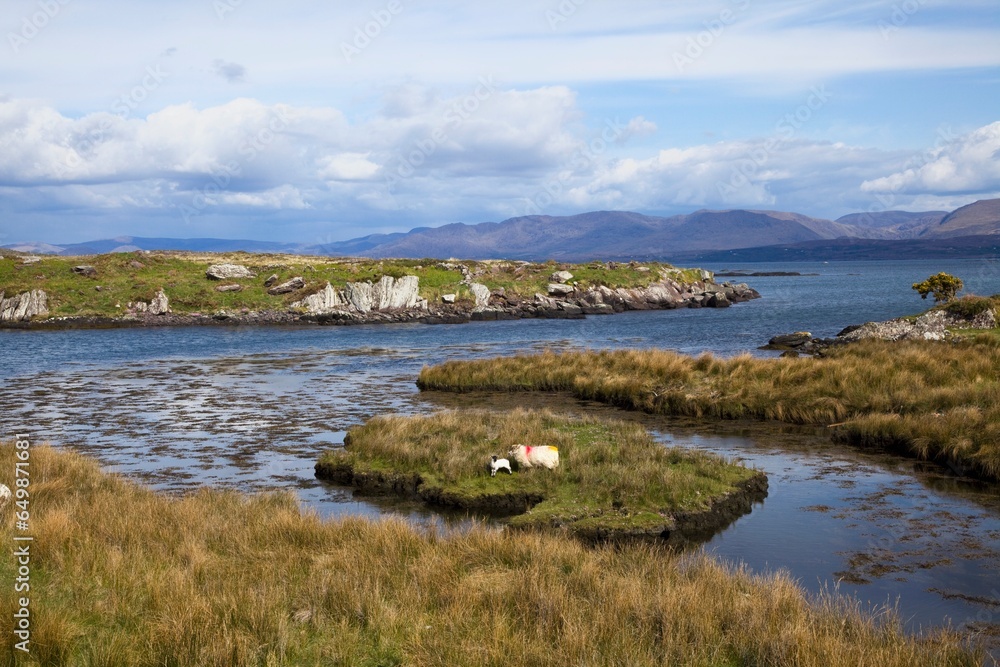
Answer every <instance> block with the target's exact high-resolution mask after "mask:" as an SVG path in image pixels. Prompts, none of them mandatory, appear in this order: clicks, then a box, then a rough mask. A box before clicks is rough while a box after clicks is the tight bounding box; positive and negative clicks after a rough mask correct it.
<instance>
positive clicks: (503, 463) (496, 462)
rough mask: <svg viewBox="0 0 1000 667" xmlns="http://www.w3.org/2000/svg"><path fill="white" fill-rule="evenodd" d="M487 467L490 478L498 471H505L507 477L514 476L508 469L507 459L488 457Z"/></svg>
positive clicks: (495, 456)
mask: <svg viewBox="0 0 1000 667" xmlns="http://www.w3.org/2000/svg"><path fill="white" fill-rule="evenodd" d="M488 466H489V469H490V477H496V476H497V472H498V471H500V470H506V471H507V474H508V475H513V474H514V471H512V470H511V469H510V461H508V460H507V459H498V458H497V455H496V454H494V455H493V456H491V457H490V462H489V464H488Z"/></svg>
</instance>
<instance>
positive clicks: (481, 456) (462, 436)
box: [317, 410, 761, 536]
mask: <svg viewBox="0 0 1000 667" xmlns="http://www.w3.org/2000/svg"><path fill="white" fill-rule="evenodd" d="M347 441H348V442H349V445H348V446H347V447H346V448H345V450H344V451H343V452H329V453H327V454H325V455H324V456H323V457H322V458H321V459H320V463H319V466H318V468H317V470H318V471H319V472H320V474H321V475H322V471H323V469H324V468H328V467H331V466H332V467H337V466H340V467H347V468H350V469H351V470H352V471H353V472H354V473H373V472H378V473H395V474H400V475H407V476H410V475H418V476H419V477H420V478H421V486H420V489H419V492H420V495H421V496H422V497H427V498H432V499H439V498H444V499H447V502H448V503H450V504H455V505H459V506H464V507H476V508H483V507H490V506H500V507H503V506H505V505H504V503H503V502H502V501H503V498H504V497H506V496H510V495H514V496H516V497H526V496H530V497H537V498H541V499H542V501H541V502H540V503H539V504H538V505H536V506H535V507H534V508H533V509H531V510H530V511H529V512H527V513H525V514H521V515H519V516H517V517H515V518H513V519H512V520H511V524H512V525H514V526H518V527H525V528H527V527H545V526H548V527H551V526H560V527H561V528H562V529H564V530H566V531H568V532H570V533H580V534H583V535H586V536H592V535H593V534H594V531H596V530H603V529H607V530H610V531H614V532H615V533H620V532H628V531H633V532H636V534H637V535H638V534H646V533H648V532H649V531H653V530H654V529H656V533H657V534H658V533H660V532H663V531H668V532H670V531H673V530H674V528H675V522H674V515H675V514H676V513H677V512H703V511H706V510H709V509H710V507H711V503H712V502H713V501H715V500H718V499H719V498H720V497H721V496H723V495H725V494H728V493H732V492H734V491H737V490H739V489H740V487H739V485H740V484H742V483H746V482H748V481H749V480H750V479H751V478H753V477H754V476H759V475H760V474H761V473H755V472H753V471H751V470H748V469H746V468H743V467H741V466H736V465H732V464H729V463H726V462H725V461H724V460H722V459H721V458H719V457H716V456H712V455H709V454H704V453H699V452H690V451H685V450H681V449H676V448H668V447H664V446H662V445H660V444H658V443H657V442H655V441H654V440H653V438H652V437H651V436H650V435H649V433H647V432H646V431H645V430H644V429H643V428H641V427H640V426H638V425H636V424H631V423H625V422H602V421H598V420H593V419H585V420H573V419H568V418H564V417H557V416H555V415H553V414H551V413H548V412H532V411H525V410H514V411H510V412H505V413H495V412H480V411H457V412H442V413H438V414H435V415H431V416H427V417H375V418H374V419H372V420H370V421H369V422H367V423H366V424H364V425H363V426H360V427H357V428H354V429H352V430H351V431H350V433H349V438H348V439H347ZM515 444H528V445H533V446H537V445H552V446H555V447H557V448H558V449H559V460H560V464H559V467H558V468H556V469H554V470H547V469H544V468H531V469H525V470H519V471H517V472H515V473H514V474H513V475H507V474H506V473H500V474H498V475H497V476H496V477H490V475H489V474H488V473H487V471H486V462H487V461H488V460H489V458H490V455H491V454H496V455H498V456H500V457H506V455H507V452H508V450H509V449H510V447H511V446H513V445H515ZM720 523H722V525H724V524H725V523H728V520H726V521H721V522H720Z"/></svg>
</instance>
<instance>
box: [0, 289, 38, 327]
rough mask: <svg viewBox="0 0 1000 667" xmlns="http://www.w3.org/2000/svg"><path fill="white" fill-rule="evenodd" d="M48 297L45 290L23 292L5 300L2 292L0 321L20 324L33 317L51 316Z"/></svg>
mask: <svg viewBox="0 0 1000 667" xmlns="http://www.w3.org/2000/svg"><path fill="white" fill-rule="evenodd" d="M47 303H48V295H47V294H45V292H44V291H43V290H40V289H36V290H31V291H30V292H22V293H21V294H18V295H16V296H12V297H10V298H9V299H5V298H4V293H3V292H2V291H0V320H2V321H5V322H20V321H24V320H30V319H31V318H33V317H38V316H42V317H44V316H45V315H48V314H49V309H48V305H47Z"/></svg>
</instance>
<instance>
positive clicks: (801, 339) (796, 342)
mask: <svg viewBox="0 0 1000 667" xmlns="http://www.w3.org/2000/svg"><path fill="white" fill-rule="evenodd" d="M812 339H813V337H812V334H811V333H809V332H808V331H796V332H795V333H790V334H782V335H780V336H775V337H774V338H772V339H771V340H769V341H767V345H766V346H765V347H766V348H767V349H771V350H793V349H795V348H797V347H802V346H803V345H805V344H806V343H809V342H810V341H812Z"/></svg>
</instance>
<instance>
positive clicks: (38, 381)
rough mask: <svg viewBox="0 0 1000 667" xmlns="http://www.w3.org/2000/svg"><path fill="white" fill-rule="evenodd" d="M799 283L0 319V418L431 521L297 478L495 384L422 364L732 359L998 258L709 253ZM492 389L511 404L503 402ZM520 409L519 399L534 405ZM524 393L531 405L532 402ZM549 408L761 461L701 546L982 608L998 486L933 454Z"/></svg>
mask: <svg viewBox="0 0 1000 667" xmlns="http://www.w3.org/2000/svg"><path fill="white" fill-rule="evenodd" d="M707 268H710V269H716V270H722V269H744V270H762V271H780V270H786V271H799V272H802V273H816V274H819V275H815V276H799V277H760V278H745V279H744V278H736V279H732V280H734V281H736V282H742V281H746V282H748V283H749V284H751V286H753V287H755V288H756V289H757V290H758V291H760V292H761V294H762V295H763V298H762V299H760V300H757V301H753V302H750V303H746V304H740V305H737V306H734V307H732V308H729V309H724V310H712V309H705V310H678V311H654V312H643V313H626V314H622V315H616V316H607V317H592V318H588V319H587V320H526V321H517V322H491V323H471V324H467V325H455V326H436V327H431V326H425V325H389V326H362V327H258V328H253V327H245V328H230V327H191V328H162V329H123V330H100V331H62V332H23V331H0V349H2V356H0V369H2V372H3V377H4V383H3V386H2V387H0V400H2V402H3V405H4V406H5V417H4V423H5V428H4V430H5V431H6V432H7V434H9V433H13V432H15V431H17V432H27V433H31V434H32V436H33V438H34V439H35V440H36V441H42V440H47V441H51V442H53V443H56V444H59V445H62V446H69V447H72V448H74V449H77V450H80V451H83V452H86V453H88V454H92V455H94V456H96V457H97V458H98V459H99V460H101V461H102V462H103V463H104V464H105V465H106V466H107V467H109V468H110V469H113V470H117V471H119V472H122V473H124V474H127V475H130V476H133V477H135V478H137V479H140V480H142V481H144V482H145V483H148V484H150V485H152V486H154V487H155V488H158V489H161V490H163V491H165V492H181V491H183V490H185V489H188V488H191V487H194V486H199V485H203V484H213V485H221V486H227V487H233V488H239V489H244V490H248V491H253V490H260V489H275V488H290V489H294V490H295V491H296V492H297V493H298V495H299V497H300V498H301V499H302V502H303V503H304V504H305V505H308V506H310V507H314V508H316V509H317V510H318V511H320V512H321V513H323V514H324V515H330V516H333V515H342V514H362V515H366V516H372V517H376V516H381V515H384V514H386V513H394V514H403V515H405V516H408V517H410V518H411V519H413V520H414V521H418V522H424V521H430V522H436V521H440V520H441V519H440V518H439V516H438V515H435V514H431V513H429V512H427V511H426V510H425V509H423V508H419V507H414V506H411V505H409V504H406V503H393V502H381V501H379V502H372V501H368V500H363V499H358V498H355V497H354V496H353V494H352V493H351V492H350V491H347V490H344V489H340V488H336V487H332V486H330V485H327V484H323V483H320V482H318V481H317V480H315V479H314V477H313V464H314V463H315V460H316V457H317V456H318V455H319V454H320V453H321V452H322V451H324V450H325V449H327V448H329V447H330V446H333V445H336V444H338V443H340V442H342V439H343V435H344V432H345V431H346V430H347V429H348V428H350V427H351V426H353V425H356V424H359V423H361V422H362V421H364V420H365V419H367V418H369V417H371V416H373V415H375V414H379V413H385V412H402V413H416V412H426V411H428V410H432V409H436V408H438V407H442V406H443V407H451V406H454V405H459V404H472V403H474V404H480V405H483V406H486V407H489V406H492V407H497V408H503V407H504V404H503V402H502V400H503V399H500V398H498V397H489V396H484V397H468V398H465V397H449V396H434V395H429V396H421V395H420V394H419V393H418V392H417V390H416V387H415V385H414V380H415V378H416V375H417V373H418V372H419V370H420V368H421V367H422V366H423V365H425V364H436V363H440V362H442V361H445V360H448V359H465V358H481V357H489V356H496V355H509V354H515V353H518V352H531V351H538V350H542V349H578V348H621V347H661V348H669V349H675V350H678V351H681V352H684V353H687V354H699V353H701V352H704V351H710V352H713V353H716V354H721V355H727V356H728V355H733V354H738V353H741V352H745V351H749V352H752V353H754V354H759V355H762V356H766V355H770V354H772V353H768V352H760V351H757V350H756V348H757V346H759V345H762V344H763V343H765V342H767V339H768V338H770V337H771V336H772V335H774V334H777V333H787V332H791V331H799V330H807V331H811V332H812V333H813V334H814V335H817V336H832V335H834V334H836V333H837V331H839V330H840V329H841V328H843V327H844V326H846V325H848V324H856V323H861V322H864V321H868V320H882V319H887V318H890V317H896V316H900V315H905V314H911V313H914V312H917V311H919V310H921V309H922V308H924V307H926V306H927V305H929V304H928V303H926V302H922V301H921V300H920V299H919V297H918V296H917V295H916V293H915V292H913V290H912V289H910V285H911V284H912V283H913V282H916V281H919V280H922V279H924V278H926V277H927V276H928V275H930V274H932V273H936V272H938V271H947V272H949V273H953V274H955V275H958V276H960V277H961V278H963V279H964V280H965V282H966V286H967V290H966V291H971V292H975V293H979V294H994V293H1000V263H997V262H995V261H982V260H968V261H940V262H939V261H926V262H925V261H921V262H917V261H914V262H884V263H871V262H861V263H830V264H801V263H794V264H787V265H778V264H759V265H731V266H710V267H707ZM505 400H517V399H512V398H510V397H508V398H507V399H505ZM533 401H534V399H533ZM534 402H535V403H537V402H538V401H534ZM550 403H551V405H550V407H552V408H553V409H561V410H568V411H578V412H587V411H599V412H603V413H604V414H613V415H615V416H618V417H624V418H632V419H641V420H644V423H645V424H646V425H647V427H648V428H650V429H651V430H652V431H653V432H654V433H656V434H657V436H658V437H660V438H661V439H663V440H664V441H669V442H672V443H674V444H679V445H683V446H690V447H699V448H703V449H708V450H712V451H717V452H719V453H722V454H724V455H726V456H728V457H733V458H740V459H742V460H744V461H745V462H746V463H747V464H749V465H754V466H756V467H759V468H761V469H763V470H765V471H766V472H767V473H768V476H769V479H770V483H771V490H770V495H769V496H768V498H767V499H766V501H764V503H762V504H760V505H759V506H757V507H756V508H754V510H753V512H752V513H751V514H750V515H748V516H745V517H743V518H742V519H740V520H738V521H737V522H736V523H735V524H733V525H732V526H731V527H730V528H728V529H727V530H725V531H723V532H722V533H720V534H719V535H717V536H716V537H715V538H714V539H713V540H712V541H711V542H710V543H709V544H708V545H707V546H706V548H707V549H708V550H710V551H711V552H713V553H716V554H717V555H718V556H719V557H720V558H725V559H729V560H733V561H742V562H745V563H747V564H748V565H750V566H751V567H753V568H754V569H757V570H759V571H766V570H773V569H776V568H783V569H787V570H788V571H790V572H791V573H792V575H793V576H795V577H796V578H798V579H799V580H800V581H801V583H802V585H803V586H805V587H806V588H808V589H810V590H813V591H818V590H822V589H824V588H832V587H834V586H836V585H838V583H837V582H840V583H839V586H840V589H841V590H842V591H843V592H848V593H852V594H855V595H857V596H858V597H859V598H860V599H861V600H863V601H865V602H871V603H873V604H880V603H886V602H889V603H895V602H896V601H897V599H898V604H899V607H900V610H901V612H902V614H903V616H904V618H905V619H906V620H907V621H908V623H909V626H910V627H912V628H917V627H920V626H928V625H940V624H942V623H947V622H949V621H950V622H952V623H954V624H956V625H960V624H961V625H963V626H964V627H968V628H975V627H979V626H977V625H975V624H977V623H995V622H997V621H1000V585H998V584H997V583H995V573H996V572H997V571H1000V496H998V491H997V487H995V486H991V485H983V484H977V483H972V482H968V481H963V480H959V479H956V478H954V477H953V476H950V475H949V474H948V471H944V470H940V469H937V468H936V467H934V466H924V465H920V464H916V463H914V462H912V461H908V460H905V459H900V458H898V457H893V456H884V455H870V454H863V453H859V452H856V451H853V450H850V449H845V448H841V447H836V446H833V445H831V444H830V443H829V442H828V440H827V438H826V436H825V434H824V433H817V432H815V431H810V430H803V429H793V428H783V427H774V426H773V425H772V426H767V427H762V426H761V425H756V424H723V425H707V424H691V423H689V422H682V421H679V420H669V419H657V418H651V417H645V416H641V415H628V414H625V413H620V412H614V411H611V410H609V409H607V408H604V407H600V406H591V405H585V404H581V403H579V402H575V401H569V400H566V399H564V398H558V397H553V398H552V399H551V401H550Z"/></svg>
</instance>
